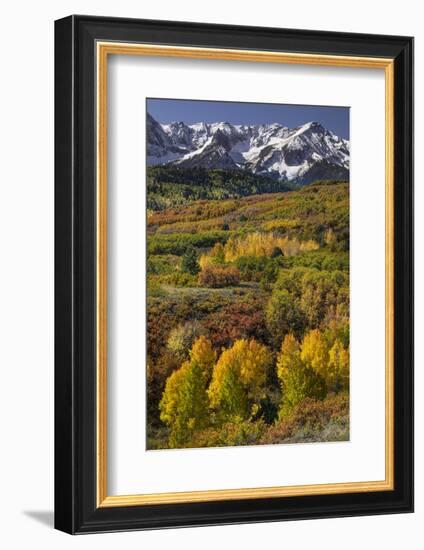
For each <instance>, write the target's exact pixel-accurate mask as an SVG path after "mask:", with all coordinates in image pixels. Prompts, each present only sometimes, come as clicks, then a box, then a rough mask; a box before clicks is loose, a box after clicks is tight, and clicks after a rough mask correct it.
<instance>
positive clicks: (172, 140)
mask: <svg viewBox="0 0 424 550" xmlns="http://www.w3.org/2000/svg"><path fill="white" fill-rule="evenodd" d="M349 151H350V144H349V141H347V140H345V139H343V138H340V137H338V136H336V135H335V134H334V133H333V132H331V131H330V130H328V129H326V128H325V127H324V126H322V124H320V123H319V122H308V123H306V124H303V125H301V126H298V127H296V128H288V127H286V126H284V125H282V124H278V123H273V124H257V125H238V124H237V125H235V124H230V123H229V122H216V123H211V124H209V123H205V122H198V123H195V124H186V123H184V122H172V123H171V124H160V123H159V122H158V121H157V120H155V119H154V118H153V117H152V116H151V115H150V114H149V113H148V114H147V164H148V166H157V165H167V166H173V167H180V168H185V169H190V168H203V169H206V170H215V169H224V170H240V169H244V170H248V171H249V172H250V173H252V174H256V175H261V176H270V177H272V178H275V179H276V180H279V181H287V182H293V183H296V184H307V183H311V182H313V181H316V180H348V179H349Z"/></svg>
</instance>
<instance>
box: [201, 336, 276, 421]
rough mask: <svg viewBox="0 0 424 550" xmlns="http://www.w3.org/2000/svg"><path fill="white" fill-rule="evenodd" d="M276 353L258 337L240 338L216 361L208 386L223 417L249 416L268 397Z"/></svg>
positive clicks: (234, 418)
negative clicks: (260, 342) (271, 369)
mask: <svg viewBox="0 0 424 550" xmlns="http://www.w3.org/2000/svg"><path fill="white" fill-rule="evenodd" d="M271 361H272V355H271V353H270V351H269V350H268V348H267V347H266V346H264V345H262V344H259V343H258V342H256V340H253V339H252V340H245V339H240V340H236V341H235V342H234V344H233V346H232V347H231V348H229V349H227V350H224V351H223V352H222V354H221V356H220V358H219V359H218V362H217V363H216V365H215V367H214V370H213V374H212V380H211V383H210V386H209V389H208V396H209V400H210V405H211V407H212V408H214V409H215V410H216V411H217V413H218V415H219V416H220V417H221V419H222V420H245V419H248V418H249V417H250V416H251V414H252V411H255V410H256V411H257V407H255V405H258V403H259V401H260V400H261V399H262V398H263V397H264V389H265V383H266V377H267V370H268V368H269V366H270V364H271Z"/></svg>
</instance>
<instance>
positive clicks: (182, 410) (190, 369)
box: [159, 336, 216, 448]
mask: <svg viewBox="0 0 424 550" xmlns="http://www.w3.org/2000/svg"><path fill="white" fill-rule="evenodd" d="M215 360H216V354H215V352H214V350H213V349H212V345H211V343H210V342H209V341H208V340H207V339H206V338H205V336H200V337H199V338H198V339H197V340H196V341H195V342H194V344H193V347H192V349H191V351H190V360H189V361H186V362H184V363H183V364H182V366H181V367H180V368H179V369H178V370H176V371H174V372H173V373H172V374H171V375H170V376H169V378H168V379H167V381H166V384H165V390H164V392H163V395H162V399H161V402H160V404H159V409H160V419H161V420H162V422H164V423H165V424H167V425H168V426H170V428H171V432H170V436H169V441H168V444H169V447H170V448H180V447H183V446H184V445H185V444H187V442H188V441H189V440H190V438H191V436H192V435H193V433H194V431H196V430H198V429H202V428H204V427H206V426H207V425H208V421H209V414H208V396H207V392H206V390H207V386H208V383H209V380H210V376H211V372H212V366H213V363H214V362H215Z"/></svg>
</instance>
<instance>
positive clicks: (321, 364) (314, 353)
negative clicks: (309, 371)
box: [300, 329, 329, 380]
mask: <svg viewBox="0 0 424 550" xmlns="http://www.w3.org/2000/svg"><path fill="white" fill-rule="evenodd" d="M300 357H301V358H302V361H304V362H305V363H306V364H308V365H309V366H311V367H312V368H313V369H314V371H315V372H317V373H318V374H319V375H321V376H322V377H323V378H324V379H325V380H327V378H328V375H329V373H328V361H329V356H328V344H327V342H326V340H325V338H324V335H323V334H322V332H321V331H320V330H319V329H314V330H311V331H309V332H308V333H307V334H306V335H305V337H304V339H303V342H302V349H301V352H300Z"/></svg>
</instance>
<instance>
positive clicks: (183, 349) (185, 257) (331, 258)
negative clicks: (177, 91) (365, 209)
mask: <svg viewBox="0 0 424 550" xmlns="http://www.w3.org/2000/svg"><path fill="white" fill-rule="evenodd" d="M146 110H147V112H146V144H147V145H146V147H147V150H146V159H147V167H146V174H147V176H146V177H147V181H146V185H147V215H146V223H147V297H146V299H147V374H146V376H147V449H148V450H158V449H183V448H184V449H189V448H201V447H226V446H240V445H270V444H296V443H314V442H330V441H347V440H349V157H350V141H349V108H348V107H331V106H312V105H283V104H261V103H239V102H224V101H201V100H189V99H187V100H181V99H156V98H151V99H147V101H146Z"/></svg>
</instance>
